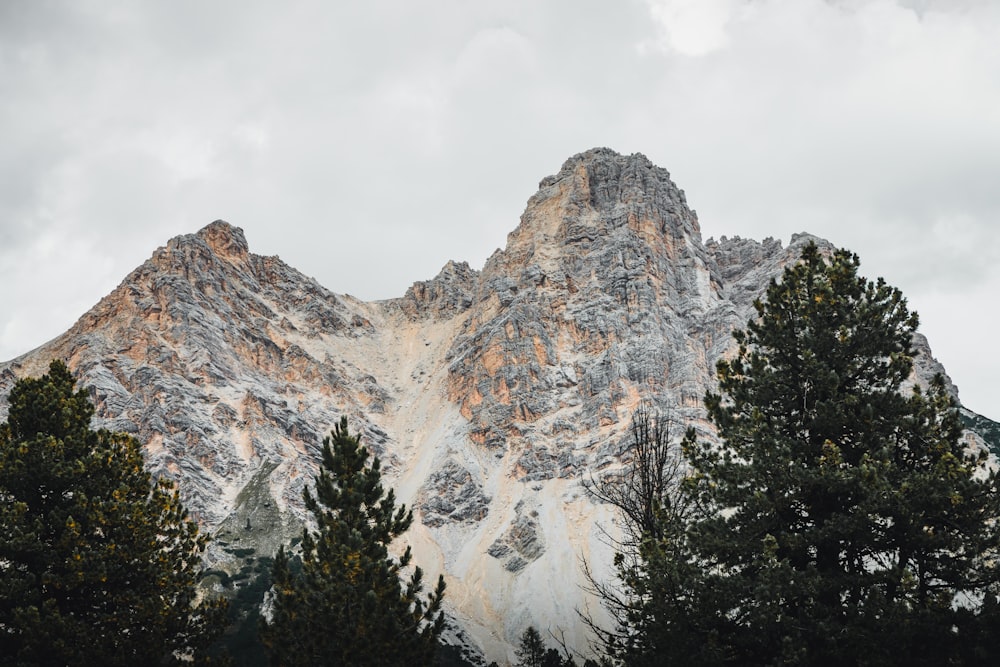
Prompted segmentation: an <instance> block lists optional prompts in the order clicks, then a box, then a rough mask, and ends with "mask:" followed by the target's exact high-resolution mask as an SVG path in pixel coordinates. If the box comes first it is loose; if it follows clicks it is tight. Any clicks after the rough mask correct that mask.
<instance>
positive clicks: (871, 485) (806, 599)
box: [612, 244, 1000, 665]
mask: <svg viewBox="0 0 1000 667" xmlns="http://www.w3.org/2000/svg"><path fill="white" fill-rule="evenodd" d="M857 270H858V259H857V257H856V256H855V255H853V254H851V253H848V252H846V251H838V252H836V253H835V254H834V255H833V256H832V257H831V258H830V259H829V261H828V260H827V259H826V258H825V257H824V256H823V254H822V253H821V252H820V251H819V249H818V248H817V247H816V246H815V245H812V244H811V245H809V246H808V247H807V248H806V249H805V250H804V252H803V255H802V261H801V262H800V263H799V264H798V265H796V266H794V267H792V268H789V269H787V270H786V271H785V273H784V276H783V278H782V280H781V281H780V282H777V281H772V283H771V285H770V287H769V289H768V292H767V301H766V303H757V304H756V308H757V314H758V318H757V319H756V320H754V321H751V322H750V323H749V324H748V327H747V330H746V331H744V332H736V333H735V334H734V335H735V338H736V341H737V343H738V345H739V349H738V352H737V354H736V355H735V356H734V357H733V358H732V359H730V360H728V361H722V362H720V363H719V365H718V379H719V389H720V393H719V394H709V395H708V397H707V398H706V405H707V407H708V413H709V417H710V418H711V420H712V421H713V422H714V423H715V425H716V427H717V429H718V434H719V437H720V439H721V442H722V444H721V446H715V445H712V444H709V443H704V442H697V441H696V439H695V437H694V434H693V432H689V434H688V436H687V437H686V439H685V442H684V443H683V447H684V450H685V456H686V458H687V461H688V464H689V466H690V476H689V477H688V478H687V480H686V481H685V482H684V488H685V491H686V493H687V495H688V498H689V500H690V502H692V504H693V506H694V507H696V508H697V509H698V514H697V516H695V517H693V518H691V519H690V520H688V521H686V522H683V523H681V524H678V523H677V522H676V521H675V518H674V517H667V519H669V522H668V524H667V525H666V526H665V528H664V530H663V534H662V535H660V536H654V535H650V536H648V537H647V539H646V540H645V541H644V542H643V544H642V547H641V559H640V561H639V564H638V565H637V566H634V567H630V568H625V569H623V572H622V575H623V579H624V581H625V584H626V585H627V586H628V587H629V588H630V590H631V592H632V593H633V596H632V599H633V601H634V606H633V608H632V613H631V615H630V617H629V618H630V622H629V625H630V627H628V628H626V629H625V630H626V631H625V632H624V633H622V634H620V635H619V643H618V644H617V645H615V646H612V648H613V649H614V650H616V651H617V653H618V655H619V657H622V658H624V659H625V662H626V663H628V664H691V665H695V664H739V665H778V664H782V665H784V664H793V665H794V664H799V665H942V664H980V661H981V659H982V658H983V657H984V656H985V655H986V654H987V653H988V652H989V650H990V649H989V648H988V647H987V646H986V642H988V641H991V640H990V639H989V635H990V631H989V630H988V628H990V627H993V628H995V627H996V626H995V623H996V617H995V611H994V610H995V609H996V604H995V602H996V599H997V594H998V588H997V586H998V581H1000V570H998V556H1000V553H998V551H1000V533H998V530H1000V526H998V524H997V519H998V517H1000V494H998V489H997V476H996V473H990V472H988V470H987V469H986V466H985V465H984V464H985V457H986V455H985V453H982V452H968V451H966V449H965V445H964V443H963V442H962V437H961V436H962V428H961V423H960V421H959V417H958V414H957V411H956V409H955V404H954V401H953V400H952V399H951V398H950V397H949V396H948V394H947V393H946V391H945V386H944V382H943V381H942V379H941V378H937V379H935V380H934V381H933V382H932V383H931V384H930V386H929V387H926V388H925V389H924V390H921V389H919V388H917V389H915V390H913V391H912V392H906V391H903V387H904V383H905V382H906V381H907V380H908V379H909V378H910V376H911V371H912V369H913V355H914V351H913V348H912V337H913V334H914V331H915V329H916V327H917V317H916V315H915V314H912V313H910V312H909V311H908V309H907V307H906V302H905V300H904V299H903V297H902V295H901V294H900V292H899V291H898V290H896V289H894V288H891V287H889V286H887V285H886V284H885V283H884V282H883V281H882V280H879V281H877V282H874V283H873V282H870V281H868V280H866V279H864V278H861V277H859V276H858V274H857ZM994 657H995V656H994Z"/></svg>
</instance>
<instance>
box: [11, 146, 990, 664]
mask: <svg viewBox="0 0 1000 667" xmlns="http://www.w3.org/2000/svg"><path fill="white" fill-rule="evenodd" d="M810 240H814V241H816V242H817V243H819V244H820V245H821V246H822V247H823V248H825V249H827V250H832V246H830V244H829V243H827V242H825V241H822V240H821V239H815V238H814V237H811V236H809V235H805V234H803V235H797V236H795V237H793V239H792V241H791V244H790V245H788V246H787V247H785V246H783V245H782V244H781V243H780V242H779V241H776V240H773V239H767V240H765V241H763V242H758V241H752V240H748V239H740V238H732V239H727V238H725V237H723V238H722V239H720V240H719V241H715V240H711V239H710V240H708V241H707V242H703V241H702V239H701V230H700V226H699V223H698V219H697V217H696V215H695V213H694V212H693V211H692V210H691V209H689V208H688V206H687V203H686V201H685V197H684V193H683V192H682V191H681V190H680V189H678V188H677V187H676V185H674V183H673V182H672V181H671V180H670V176H669V174H668V173H667V172H666V171H665V170H663V169H660V168H658V167H656V166H654V165H653V164H651V163H650V162H649V160H647V159H646V158H645V157H643V156H641V155H631V156H622V155H618V154H617V153H614V152H613V151H610V150H608V149H595V150H591V151H588V152H586V153H581V154H580V155H576V156H574V157H572V158H570V159H569V160H567V161H566V163H565V164H564V165H563V167H562V169H561V170H560V171H559V172H558V173H557V174H555V175H553V176H549V177H547V178H545V179H543V180H542V182H541V184H540V186H539V191H538V192H537V193H536V194H535V195H534V196H533V197H532V198H531V199H530V200H529V202H528V206H527V208H526V210H525V212H524V214H523V216H522V217H521V221H520V224H519V225H518V226H517V228H516V229H515V230H514V231H513V232H512V233H511V234H510V235H509V237H508V242H507V246H506V248H505V249H504V250H502V251H497V252H496V253H495V254H494V255H493V256H492V257H490V259H489V260H488V261H487V262H486V265H485V266H484V268H483V270H482V271H481V272H477V271H475V270H473V269H471V268H470V267H469V266H468V265H467V264H465V263H454V262H449V263H448V264H447V265H446V266H445V267H444V268H443V269H442V271H441V272H440V273H439V275H438V276H437V277H435V278H433V279H432V280H428V281H423V282H418V283H414V285H413V286H412V287H411V288H410V289H409V290H407V292H406V294H405V295H404V296H402V297H400V298H398V299H393V300H389V301H383V302H376V303H363V302H360V301H357V300H354V299H352V298H351V297H347V296H340V295H337V294H334V293H332V292H330V291H328V290H327V289H325V288H324V287H322V286H320V285H319V284H317V283H316V282H315V281H313V280H312V279H310V278H307V277H306V276H304V275H303V274H301V273H299V272H298V271H296V270H294V269H292V268H291V267H289V266H287V265H285V264H284V263H283V262H281V260H279V259H278V258H276V257H262V256H258V255H254V254H252V253H250V252H249V249H248V246H247V242H246V239H245V238H244V235H243V233H242V231H241V230H239V229H238V228H235V227H232V226H230V225H228V224H226V223H224V222H221V221H216V222H214V223H212V224H210V225H208V226H207V227H205V228H204V229H202V230H201V231H200V232H198V233H197V234H192V235H187V236H181V237H178V238H175V239H173V240H171V241H170V242H169V243H168V244H167V245H166V246H165V247H163V248H160V249H158V250H157V251H156V252H155V253H154V254H153V256H152V257H151V258H150V259H149V260H148V261H147V262H146V263H144V264H143V265H142V266H140V267H139V268H137V269H136V270H135V271H133V272H132V274H130V275H129V276H128V277H127V278H126V279H125V280H124V281H123V282H122V284H121V285H120V286H119V287H118V288H117V289H116V290H115V291H114V292H112V293H111V294H109V295H108V296H107V297H106V298H104V299H103V300H101V302H100V303H98V304H97V305H96V306H95V307H94V308H93V309H91V310H90V311H89V312H88V313H86V314H85V315H84V316H83V317H82V318H80V320H79V321H78V322H77V323H76V324H75V325H74V326H73V328H72V329H70V330H69V331H68V332H66V333H65V334H64V335H63V336H60V337H59V338H57V339H56V340H54V341H52V342H51V343H48V344H46V345H45V346H43V347H41V348H38V349H37V350H34V351H33V352H31V353H29V354H27V355H24V356H22V357H20V358H18V359H15V360H13V361H11V362H8V363H6V364H2V365H0V392H2V394H3V397H4V398H5V397H6V394H7V392H8V390H9V389H10V387H11V385H12V384H13V382H14V381H15V380H16V378H17V377H23V376H25V375H38V374H41V373H43V372H45V370H46V367H47V364H48V361H49V360H50V359H51V358H53V357H58V358H62V359H64V360H66V361H67V362H68V363H69V365H70V367H71V368H72V369H73V370H74V371H75V372H76V373H77V375H78V377H79V379H80V382H81V383H82V384H83V386H86V387H87V388H89V390H90V392H91V395H92V397H93V399H94V401H95V403H96V405H97V425H98V426H103V427H107V428H112V429H115V430H121V431H127V432H129V433H132V434H133V435H135V436H136V437H137V438H139V439H140V440H141V441H142V442H143V443H145V451H146V456H147V461H148V464H149V466H150V468H151V469H152V470H153V471H154V472H155V473H156V474H158V475H162V476H166V477H169V478H171V479H174V480H176V481H177V483H178V484H179V486H180V489H181V492H182V496H183V498H184V501H185V503H186V505H187V506H188V507H189V508H190V509H191V510H192V512H193V514H194V515H195V516H196V517H197V518H198V519H199V520H200V521H201V522H202V524H203V525H204V526H205V528H206V529H207V530H209V531H210V532H212V533H214V535H215V541H214V543H213V547H212V549H211V551H210V553H209V556H208V559H209V562H210V564H211V565H212V567H213V568H221V569H226V568H227V567H230V565H231V567H232V568H238V567H239V566H240V565H239V563H238V562H235V561H237V560H238V559H239V558H240V557H242V556H241V555H243V556H245V555H246V554H248V553H251V554H254V556H268V555H271V554H272V553H273V551H274V550H275V549H276V547H277V545H278V544H280V543H282V542H287V541H288V540H289V539H291V538H292V537H294V536H296V535H298V534H299V532H300V530H301V525H302V522H303V520H305V515H304V512H303V508H302V502H301V494H302V490H303V488H304V487H305V485H306V484H308V483H311V480H312V476H313V475H314V474H315V471H316V467H317V464H318V457H319V451H320V447H321V442H322V438H323V436H324V434H326V433H327V431H328V430H329V428H330V427H331V426H332V425H333V424H335V423H336V422H337V421H338V420H339V417H340V416H341V415H347V416H348V418H349V421H350V424H351V430H352V431H360V432H361V433H362V436H363V440H364V443H365V444H366V445H367V446H369V447H370V448H371V449H372V450H373V451H374V453H375V454H377V455H378V456H379V457H380V458H381V459H382V461H383V469H384V471H385V473H386V482H387V484H389V485H392V486H393V487H394V488H395V489H396V491H397V493H398V495H399V497H400V499H401V500H402V501H404V502H406V503H408V504H412V505H413V506H414V507H415V509H416V514H417V516H418V521H415V522H414V525H413V527H412V528H411V529H410V531H409V532H408V533H407V535H406V537H405V540H404V541H405V542H407V543H409V544H411V545H412V546H413V550H414V557H415V561H416V562H417V563H419V564H421V566H422V567H424V568H425V569H426V570H428V574H429V575H431V577H432V578H433V576H436V574H437V572H439V571H440V572H443V573H444V574H445V577H446V579H447V581H448V589H449V594H448V602H447V604H448V610H449V612H450V613H451V614H452V615H453V617H454V618H455V619H456V622H457V626H456V629H455V633H454V634H455V636H462V637H464V638H465V639H463V641H464V642H466V643H469V642H471V643H474V644H476V645H477V646H478V647H479V649H480V650H481V651H482V653H483V654H484V655H485V656H486V657H487V658H489V659H490V660H499V661H504V660H506V659H509V658H510V657H512V653H511V646H512V645H513V644H515V643H516V641H517V638H518V636H519V635H520V632H521V631H522V630H523V629H524V627H525V626H527V625H528V624H534V625H536V626H538V627H548V628H559V629H560V630H562V631H563V632H565V637H566V640H567V641H568V642H569V643H570V645H571V646H574V647H577V648H579V649H581V650H586V646H587V640H588V636H587V630H586V627H584V626H583V625H582V624H581V623H580V620H579V615H578V613H577V611H578V610H583V611H590V612H591V613H592V614H593V616H594V617H595V618H597V619H598V620H600V619H601V618H602V616H601V612H600V609H599V608H597V606H596V604H595V602H594V601H593V600H592V599H590V598H588V597H587V594H586V593H585V592H584V589H585V587H584V586H583V583H584V582H585V580H584V575H583V572H582V568H581V566H580V560H581V557H583V558H586V559H587V561H588V562H589V563H591V564H592V566H593V567H594V568H595V571H597V572H598V573H607V572H609V569H610V556H611V554H610V550H609V548H608V547H607V545H606V542H605V541H604V540H602V538H601V534H602V533H601V531H602V530H614V523H613V519H614V517H613V516H612V515H610V514H609V510H608V508H607V507H602V506H598V505H595V504H594V503H592V502H591V500H590V499H589V498H588V496H587V494H586V493H585V491H584V490H583V487H582V484H581V481H582V480H583V479H586V478H588V477H589V476H590V475H592V474H596V473H600V472H601V471H604V470H609V469H613V468H614V467H615V466H616V465H617V464H618V456H619V454H620V451H621V450H620V443H621V442H622V439H623V438H624V437H625V435H624V431H625V429H626V428H627V426H628V422H629V419H630V417H631V414H632V413H633V411H634V410H635V408H636V407H637V405H638V404H639V403H640V402H645V403H647V404H652V405H653V406H656V407H658V408H659V409H661V410H664V411H669V412H670V413H671V415H672V416H673V418H674V419H675V420H677V421H678V422H679V423H681V424H683V425H692V426H694V427H695V428H697V429H699V430H700V431H701V432H702V433H703V434H705V436H706V437H712V431H711V428H710V426H709V425H708V424H707V423H706V422H705V421H704V411H703V408H702V397H703V396H704V394H705V392H706V390H707V389H710V388H711V387H712V386H713V384H714V367H715V362H716V360H717V359H719V358H720V357H721V356H723V355H725V354H728V353H730V352H731V351H732V339H731V335H730V334H731V331H732V329H733V328H734V327H742V326H744V325H745V324H746V321H747V319H748V318H749V317H751V316H752V314H753V302H754V300H755V299H758V298H760V297H761V296H762V295H763V293H764V290H765V289H766V287H767V284H768V281H769V280H771V279H772V278H773V277H775V276H778V275H780V273H781V270H782V269H783V268H784V267H785V266H788V265H789V264H790V263H792V262H794V261H796V259H797V258H798V256H799V254H800V252H801V248H802V247H803V245H804V244H806V243H808V242H809V241H810ZM890 279H891V277H890ZM890 281H891V280H890ZM917 347H918V349H919V351H920V355H919V356H918V359H917V370H916V372H915V374H914V378H913V381H914V382H926V381H927V380H928V379H929V378H930V377H931V376H932V375H933V373H935V372H941V371H943V369H942V368H941V367H940V365H939V364H937V362H936V361H934V359H933V357H932V356H931V354H930V349H929V347H927V343H926V340H924V339H923V338H922V337H921V338H919V339H918V341H917ZM5 414H6V405H0V418H2V417H3V416H4V415H5ZM970 423H972V422H971V421H970ZM970 438H971V439H970V444H972V445H975V444H976V441H975V438H974V437H972V436H970ZM248 525H249V528H248ZM234 559H235V560H234ZM233 563H235V564H233Z"/></svg>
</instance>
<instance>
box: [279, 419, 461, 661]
mask: <svg viewBox="0 0 1000 667" xmlns="http://www.w3.org/2000/svg"><path fill="white" fill-rule="evenodd" d="M368 458H369V453H368V450H367V448H365V447H363V446H361V444H360V436H358V435H350V434H349V433H348V429H347V419H346V418H342V419H341V421H340V424H338V425H337V426H336V427H335V428H334V430H333V432H332V433H331V435H330V436H329V437H327V438H325V439H324V440H323V460H322V467H321V469H320V472H319V474H318V475H317V477H316V484H315V495H313V493H312V492H311V491H310V490H309V489H308V488H307V489H306V490H305V492H304V494H303V496H304V500H305V505H306V508H307V509H308V510H309V511H310V512H311V513H312V515H313V518H314V519H315V522H316V530H310V529H308V528H307V529H306V530H305V531H304V533H303V537H302V553H301V557H300V558H299V559H296V560H294V561H293V560H291V559H290V558H289V556H288V554H287V553H286V552H285V550H284V549H283V548H282V549H281V550H280V551H279V553H278V555H277V557H276V558H275V563H274V570H273V578H274V599H273V602H274V604H273V613H272V614H271V618H270V620H269V621H265V622H264V623H263V624H262V626H261V634H262V640H263V641H264V644H265V646H267V648H268V651H269V652H270V655H271V661H272V664H275V665H352V666H360V665H373V666H374V665H387V666H391V665H429V664H432V663H433V660H434V656H435V652H436V648H437V642H438V638H439V636H440V634H441V631H442V630H443V629H444V615H443V612H442V611H441V603H442V600H443V597H444V588H445V584H444V578H443V577H439V578H438V582H437V586H436V588H435V590H434V592H433V593H430V594H429V595H427V597H426V599H423V598H422V595H421V594H422V590H423V572H422V570H421V569H420V568H419V567H414V568H413V571H412V573H411V574H410V576H409V578H408V579H407V581H406V584H405V585H404V584H403V582H402V580H401V576H402V574H403V573H404V571H405V570H406V568H408V566H409V565H410V561H411V553H410V548H409V547H407V548H406V550H405V552H404V553H403V555H402V556H401V557H399V558H398V559H397V558H394V557H392V556H391V555H390V554H389V550H388V547H389V545H390V543H391V542H392V541H393V540H394V539H395V538H396V537H398V536H399V535H401V534H402V533H404V532H405V531H406V530H407V529H408V528H409V527H410V524H411V523H412V521H413V513H412V511H409V510H407V509H406V506H405V505H401V506H400V507H399V508H397V507H396V499H395V493H394V492H393V491H392V489H390V490H389V491H385V490H384V488H383V486H382V482H381V464H380V462H379V459H378V457H374V458H373V460H372V462H371V464H370V465H368V464H367V461H368Z"/></svg>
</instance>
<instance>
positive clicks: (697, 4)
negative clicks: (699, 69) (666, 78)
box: [646, 0, 742, 56]
mask: <svg viewBox="0 0 1000 667" xmlns="http://www.w3.org/2000/svg"><path fill="white" fill-rule="evenodd" d="M646 4H647V5H649V13H650V15H651V16H652V17H653V19H654V21H656V23H657V27H658V32H659V35H658V39H657V41H655V42H654V43H653V44H654V45H655V46H656V47H658V48H660V49H662V50H673V51H676V52H678V53H680V54H683V55H686V56H702V55H705V54H707V53H711V52H712V51H716V50H718V49H720V48H723V47H724V46H725V45H726V43H727V42H728V35H727V32H726V26H727V24H728V23H729V21H730V19H731V18H732V16H733V13H734V11H736V10H738V9H739V7H740V5H741V4H742V2H741V0H646Z"/></svg>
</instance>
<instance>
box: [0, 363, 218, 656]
mask: <svg viewBox="0 0 1000 667" xmlns="http://www.w3.org/2000/svg"><path fill="white" fill-rule="evenodd" d="M93 414H94V408H93V405H92V404H91V402H90V400H89V399H88V397H87V394H86V392H84V391H83V390H81V391H76V392H74V381H73V377H72V375H71V374H70V372H69V370H68V369H67V367H66V366H65V365H64V364H63V363H62V362H60V361H53V362H52V364H51V365H50V366H49V372H48V374H47V375H43V376H42V377H40V378H28V379H23V380H20V381H18V382H17V383H16V385H15V386H14V388H13V389H12V391H11V392H10V396H9V414H8V421H7V422H6V423H4V424H3V425H0V664H10V665H68V664H72V665H137V664H142V663H149V664H165V663H166V662H168V661H171V660H172V659H173V658H175V657H179V656H185V657H187V658H189V659H190V658H198V657H199V655H200V652H201V650H202V649H204V648H205V647H206V646H207V645H208V644H209V643H210V642H211V640H212V639H213V638H214V637H215V636H216V635H217V634H218V633H219V632H221V630H222V625H221V624H222V622H223V617H224V602H222V601H208V602H205V601H203V602H202V603H201V604H196V601H197V592H196V582H197V578H198V576H199V573H200V569H201V558H200V553H201V551H202V549H203V548H204V545H205V538H204V537H202V536H200V535H199V534H198V527H197V525H196V524H195V523H194V522H193V521H191V520H190V519H189V518H188V516H187V513H186V511H185V510H184V508H183V506H182V505H181V502H180V499H179V496H178V494H177V491H176V490H174V489H173V488H172V485H171V484H170V483H168V482H167V481H165V480H159V481H153V480H152V479H151V476H150V474H149V473H148V472H147V471H146V470H145V468H144V466H143V458H142V452H141V449H140V446H139V443H138V442H137V441H136V440H135V439H133V438H132V437H130V436H128V435H126V434H122V433H111V432H108V431H105V430H100V431H94V430H92V429H91V428H90V422H91V417H92V416H93Z"/></svg>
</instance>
